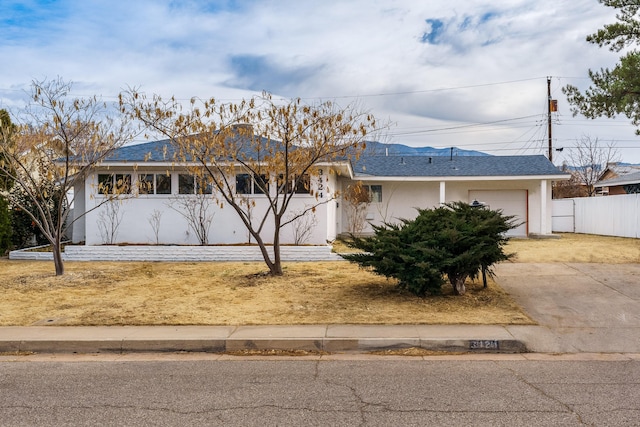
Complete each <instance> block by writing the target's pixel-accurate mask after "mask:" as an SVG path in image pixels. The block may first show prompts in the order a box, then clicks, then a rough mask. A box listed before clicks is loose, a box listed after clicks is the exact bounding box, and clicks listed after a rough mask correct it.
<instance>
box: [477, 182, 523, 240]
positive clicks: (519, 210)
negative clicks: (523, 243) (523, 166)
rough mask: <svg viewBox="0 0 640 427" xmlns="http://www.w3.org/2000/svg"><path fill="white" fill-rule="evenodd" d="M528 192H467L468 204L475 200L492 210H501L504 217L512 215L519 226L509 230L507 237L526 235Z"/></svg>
mask: <svg viewBox="0 0 640 427" xmlns="http://www.w3.org/2000/svg"><path fill="white" fill-rule="evenodd" d="M527 199H528V191H527V190H469V203H471V202H473V201H474V200H477V201H479V202H481V203H484V204H485V205H486V206H487V207H489V208H490V209H493V210H498V209H500V210H502V213H504V214H505V215H514V216H515V217H516V222H517V223H519V224H520V225H519V226H518V227H516V228H514V229H513V230H510V231H509V232H508V233H507V235H508V236H527V235H528V225H529V217H528V214H527V212H528V206H527Z"/></svg>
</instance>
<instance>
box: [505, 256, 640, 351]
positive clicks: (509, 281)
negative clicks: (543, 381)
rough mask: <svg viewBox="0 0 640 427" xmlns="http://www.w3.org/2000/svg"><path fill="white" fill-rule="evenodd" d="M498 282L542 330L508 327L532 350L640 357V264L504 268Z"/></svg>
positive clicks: (530, 265)
mask: <svg viewBox="0 0 640 427" xmlns="http://www.w3.org/2000/svg"><path fill="white" fill-rule="evenodd" d="M496 281H497V282H498V283H499V284H500V286H502V287H503V288H504V289H505V291H507V292H508V293H509V294H510V295H511V296H512V297H513V298H514V299H515V300H516V301H517V302H518V303H519V304H520V305H521V306H522V307H523V308H524V309H525V311H526V312H527V313H528V314H529V316H531V318H532V319H534V320H535V321H536V322H538V324H539V326H533V327H532V326H508V327H507V329H508V330H509V332H510V333H511V334H512V335H513V336H514V337H515V338H517V339H520V340H522V341H524V342H526V343H527V346H528V347H529V349H530V350H532V351H535V352H562V353H565V352H569V353H571V352H606V353H617V352H621V353H640V264H617V265H611V264H573V263H567V264H564V263H553V264H552V263H548V264H542V263H535V264H525V263H503V264H500V265H498V266H497V268H496Z"/></svg>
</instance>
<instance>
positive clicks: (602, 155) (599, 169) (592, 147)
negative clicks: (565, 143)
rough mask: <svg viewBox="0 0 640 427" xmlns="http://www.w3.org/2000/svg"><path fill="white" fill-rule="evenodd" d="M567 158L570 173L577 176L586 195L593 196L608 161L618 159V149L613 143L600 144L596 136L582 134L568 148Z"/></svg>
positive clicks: (611, 161)
mask: <svg viewBox="0 0 640 427" xmlns="http://www.w3.org/2000/svg"><path fill="white" fill-rule="evenodd" d="M568 160H569V162H570V163H571V167H572V169H573V170H572V174H573V175H575V176H576V177H577V179H578V180H579V181H580V183H581V185H583V186H584V192H585V193H586V195H587V196H588V197H592V196H595V194H596V187H595V185H596V183H597V182H598V181H599V180H600V176H601V175H602V173H603V172H604V170H605V169H606V168H607V166H608V165H609V164H610V163H614V162H617V161H618V160H619V155H618V151H617V150H616V149H615V147H614V146H613V144H611V143H609V144H606V145H602V144H601V143H600V141H599V140H598V138H591V137H589V136H583V137H582V138H580V139H579V140H577V141H576V146H575V147H573V148H571V149H570V150H569V154H568Z"/></svg>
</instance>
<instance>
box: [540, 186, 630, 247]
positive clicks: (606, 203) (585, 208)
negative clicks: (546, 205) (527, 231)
mask: <svg viewBox="0 0 640 427" xmlns="http://www.w3.org/2000/svg"><path fill="white" fill-rule="evenodd" d="M552 210H553V213H552V229H553V231H555V232H569V233H586V234H600V235H604V236H620V237H634V238H639V237H640V194H625V195H620V196H604V197H577V198H574V199H558V200H553V203H552Z"/></svg>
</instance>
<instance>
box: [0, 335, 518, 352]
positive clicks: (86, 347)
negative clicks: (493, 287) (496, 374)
mask: <svg viewBox="0 0 640 427" xmlns="http://www.w3.org/2000/svg"><path fill="white" fill-rule="evenodd" d="M407 348H421V349H423V350H431V351H436V352H451V353H493V354H505V353H507V354H508V353H527V352H528V349H527V346H526V345H525V344H524V343H523V342H521V341H519V340H510V339H507V340H478V339H460V338H451V339H424V338H422V339H421V338H242V339H233V338H231V339H135V338H132V339H100V340H95V339H60V340H51V339H43V340H38V339H34V340H16V339H13V340H1V341H0V353H14V352H25V353H28V352H31V353H145V352H147V353H149V352H204V353H226V352H238V351H245V350H255V351H268V350H281V351H309V352H327V353H368V352H373V351H383V350H402V349H407Z"/></svg>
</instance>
